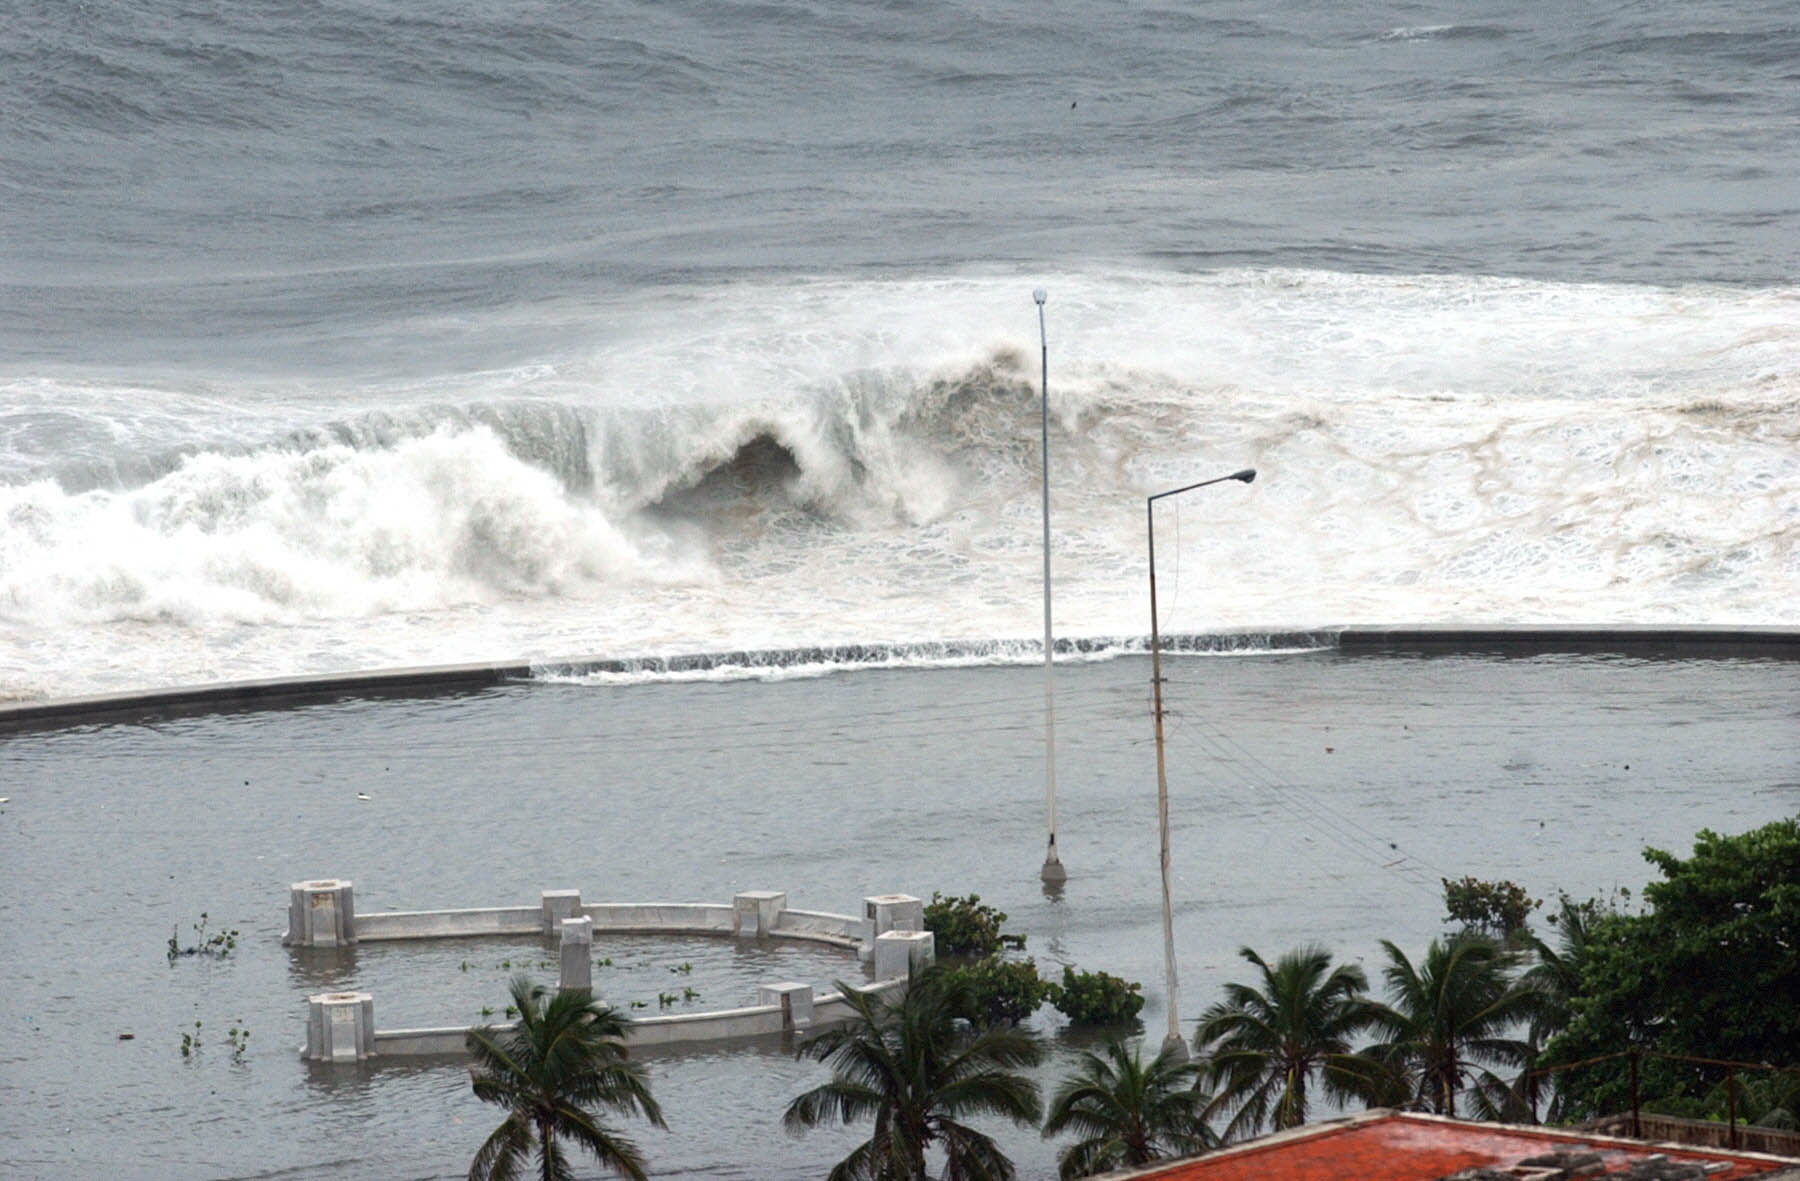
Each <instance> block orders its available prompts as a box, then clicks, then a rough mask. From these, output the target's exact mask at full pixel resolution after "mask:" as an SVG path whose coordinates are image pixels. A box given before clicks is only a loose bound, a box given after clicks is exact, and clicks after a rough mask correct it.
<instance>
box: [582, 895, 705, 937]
mask: <svg viewBox="0 0 1800 1181" xmlns="http://www.w3.org/2000/svg"><path fill="white" fill-rule="evenodd" d="M581 913H582V914H584V915H586V916H587V917H588V918H590V919H593V920H594V931H595V932H596V933H599V932H601V931H609V932H612V933H614V934H629V933H633V932H638V933H653V934H658V935H674V934H681V933H684V932H689V933H694V934H701V935H729V934H731V932H732V929H733V928H732V920H733V917H734V916H735V914H736V911H735V910H734V909H733V908H732V907H730V906H720V905H717V904H714V903H707V902H597V903H592V904H590V905H587V906H583V907H582V908H581Z"/></svg>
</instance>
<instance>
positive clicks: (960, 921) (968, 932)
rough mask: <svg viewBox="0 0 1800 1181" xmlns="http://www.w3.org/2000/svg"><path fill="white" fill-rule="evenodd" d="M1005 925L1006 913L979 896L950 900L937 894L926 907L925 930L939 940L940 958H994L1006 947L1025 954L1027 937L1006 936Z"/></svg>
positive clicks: (971, 895)
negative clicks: (986, 903)
mask: <svg viewBox="0 0 1800 1181" xmlns="http://www.w3.org/2000/svg"><path fill="white" fill-rule="evenodd" d="M1005 922H1006V912H1005V911H1000V910H995V909H994V908H993V907H991V906H983V905H982V903H981V895H979V894H970V895H969V896H968V897H967V898H946V897H944V896H943V895H942V894H938V893H936V892H935V891H934V892H933V893H932V895H931V901H930V902H929V903H927V904H926V906H925V929H926V930H927V931H930V932H931V933H932V934H933V935H935V936H936V937H937V954H938V955H940V956H945V957H948V958H957V957H963V956H975V957H979V956H991V955H994V954H997V953H998V952H999V951H1000V950H1001V949H1002V948H1006V947H1010V948H1016V949H1021V950H1022V949H1023V948H1024V947H1025V936H1023V935H1007V934H1004V933H1002V932H1001V930H1000V927H1001V925H1002V924H1003V923H1005Z"/></svg>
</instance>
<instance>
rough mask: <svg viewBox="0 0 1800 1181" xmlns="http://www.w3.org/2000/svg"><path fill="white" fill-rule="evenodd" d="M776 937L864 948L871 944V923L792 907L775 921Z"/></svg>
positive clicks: (840, 915) (847, 916) (841, 915)
mask: <svg viewBox="0 0 1800 1181" xmlns="http://www.w3.org/2000/svg"><path fill="white" fill-rule="evenodd" d="M774 933H775V934H777V935H780V936H782V937H783V938H786V939H811V940H814V941H816V942H819V943H832V944H836V945H838V946H840V947H860V946H861V945H862V944H864V943H866V942H868V939H869V923H868V920H867V919H858V918H852V917H850V916H849V915H843V914H826V913H825V912H824V911H822V910H794V909H793V908H791V907H789V908H788V909H785V910H783V911H782V912H781V914H780V916H779V917H778V918H777V919H776V920H775V932H774Z"/></svg>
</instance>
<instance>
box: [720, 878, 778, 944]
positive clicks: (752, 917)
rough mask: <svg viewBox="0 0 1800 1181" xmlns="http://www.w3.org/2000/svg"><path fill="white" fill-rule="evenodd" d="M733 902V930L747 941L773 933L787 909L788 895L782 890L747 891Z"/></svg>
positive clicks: (733, 899) (737, 896)
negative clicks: (777, 922) (782, 913)
mask: <svg viewBox="0 0 1800 1181" xmlns="http://www.w3.org/2000/svg"><path fill="white" fill-rule="evenodd" d="M731 901H732V906H733V910H734V913H733V914H732V918H731V929H732V930H733V931H735V932H737V934H739V935H740V936H742V937H744V938H746V939H754V938H756V937H757V936H759V935H768V934H771V933H773V932H774V930H775V923H776V921H777V920H779V919H780V917H781V912H782V911H784V910H786V909H787V894H786V892H785V891H780V890H746V891H744V892H743V893H742V894H738V895H736V896H735V897H734V898H732V900H731Z"/></svg>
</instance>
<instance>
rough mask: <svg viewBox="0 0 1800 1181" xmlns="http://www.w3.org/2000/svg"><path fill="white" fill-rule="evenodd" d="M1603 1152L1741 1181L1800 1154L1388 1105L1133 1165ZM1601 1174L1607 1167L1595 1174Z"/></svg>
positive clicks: (1338, 1174) (1461, 1165)
mask: <svg viewBox="0 0 1800 1181" xmlns="http://www.w3.org/2000/svg"><path fill="white" fill-rule="evenodd" d="M1573 1150H1583V1151H1587V1152H1594V1153H1598V1154H1599V1156H1600V1158H1601V1161H1602V1163H1603V1165H1604V1169H1605V1173H1606V1174H1619V1173H1623V1172H1624V1171H1625V1170H1626V1169H1627V1168H1628V1167H1629V1166H1630V1165H1631V1164H1632V1162H1634V1161H1645V1160H1648V1159H1649V1158H1650V1157H1652V1156H1656V1155H1660V1156H1663V1157H1665V1158H1667V1159H1668V1160H1670V1161H1685V1162H1693V1163H1696V1164H1713V1165H1724V1166H1725V1167H1724V1168H1722V1169H1719V1170H1718V1171H1716V1172H1709V1174H1708V1181H1714V1179H1718V1181H1735V1179H1736V1178H1740V1177H1756V1176H1763V1175H1768V1174H1774V1173H1778V1172H1781V1173H1785V1172H1787V1171H1788V1170H1795V1172H1794V1176H1796V1177H1800V1161H1793V1160H1784V1159H1783V1158H1780V1157H1773V1156H1764V1155H1761V1154H1759V1153H1748V1152H1732V1151H1730V1150H1727V1149H1722V1148H1719V1149H1714V1148H1694V1147H1685V1146H1675V1145H1665V1144H1645V1143H1643V1142H1642V1141H1636V1140H1621V1139H1618V1138H1615V1137H1611V1136H1593V1135H1584V1134H1582V1133H1579V1132H1570V1131H1564V1130H1560V1129H1551V1128H1526V1127H1517V1126H1514V1125H1509V1124H1482V1123H1471V1122H1466V1121H1463V1120H1452V1119H1445V1118H1443V1117H1441V1116H1431V1115H1412V1114H1405V1113H1401V1112H1392V1111H1378V1112H1369V1113H1367V1114H1365V1115H1360V1116H1354V1117H1351V1118H1349V1119H1345V1120H1338V1121H1333V1122H1329V1123H1320V1124H1309V1125H1308V1126H1307V1127H1305V1128H1296V1129H1294V1130H1293V1131H1290V1132H1283V1133H1278V1134H1276V1135H1273V1136H1265V1137H1263V1138H1262V1139H1260V1140H1252V1141H1249V1142H1247V1143H1244V1144H1239V1145H1233V1146H1232V1147H1230V1148H1226V1149H1223V1150H1221V1151H1219V1152H1216V1153H1213V1154H1211V1155H1208V1156H1202V1157H1195V1158H1192V1159H1189V1160H1186V1161H1182V1162H1178V1163H1173V1164H1168V1165H1160V1166H1153V1167H1151V1168H1148V1169H1144V1170H1140V1171H1137V1172H1133V1173H1129V1174H1118V1176H1120V1177H1125V1176H1130V1177H1132V1178H1134V1179H1139V1181H1338V1179H1340V1178H1359V1179H1364V1181H1437V1178H1441V1177H1445V1176H1448V1175H1449V1174H1451V1173H1454V1172H1456V1171H1457V1170H1459V1169H1468V1168H1474V1167H1477V1166H1480V1167H1486V1168H1491V1169H1509V1168H1512V1167H1514V1166H1516V1165H1517V1164H1518V1162H1519V1161H1521V1160H1524V1159H1526V1158H1529V1157H1536V1156H1542V1155H1544V1154H1546V1153H1554V1152H1569V1151H1573ZM1594 1175H1595V1176H1599V1175H1601V1174H1594Z"/></svg>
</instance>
